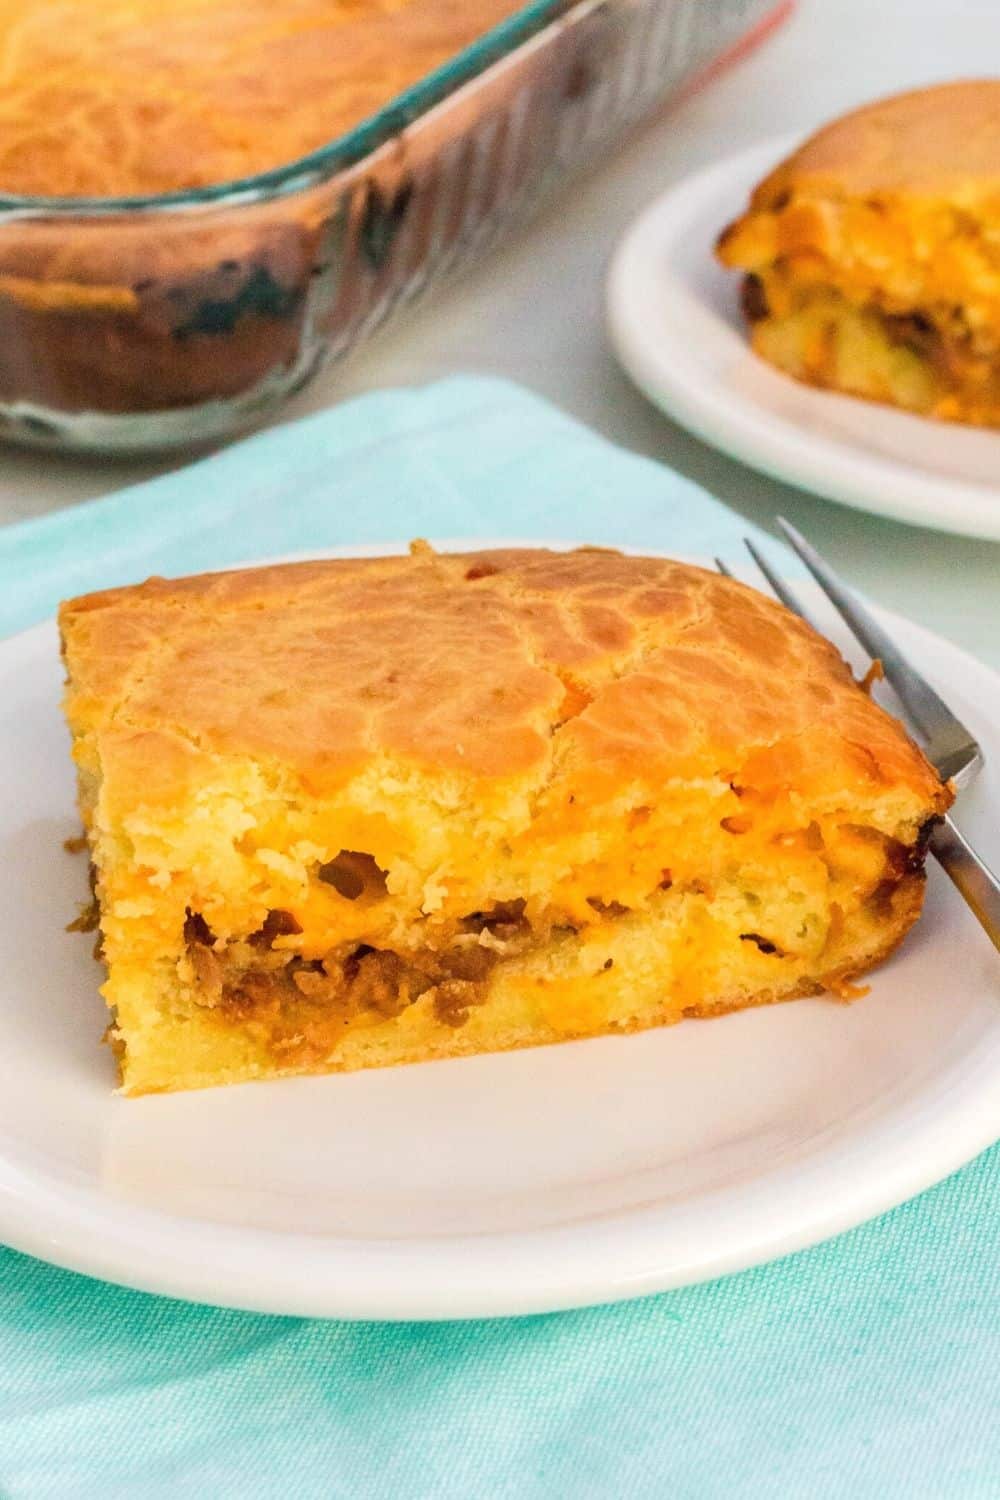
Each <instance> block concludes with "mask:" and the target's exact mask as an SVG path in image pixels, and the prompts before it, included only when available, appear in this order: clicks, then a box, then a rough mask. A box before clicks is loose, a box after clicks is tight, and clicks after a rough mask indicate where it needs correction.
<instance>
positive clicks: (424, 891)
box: [61, 547, 950, 1093]
mask: <svg viewBox="0 0 1000 1500" xmlns="http://www.w3.org/2000/svg"><path fill="white" fill-rule="evenodd" d="M61 626H62V631H63V639H64V647H65V655H66V662H67V669H68V676H69V686H68V691H67V699H66V708H67V714H68V717H69V720H70V724H71V728H72V730H73V734H74V754H75V757H76V761H77V765H78V768H79V776H80V805H81V810H82V814H83V818H84V822H85V826H86V828H87V833H88V838H89V841H90V847H91V853H92V858H93V861H94V865H95V869H96V889H97V898H98V902H99V911H100V923H101V931H102V942H103V947H104V955H105V958H106V961H107V963H108V965H109V978H108V982H107V984H106V986H105V994H106V997H107V999H108V1001H109V1004H110V1005H111V1006H112V1007H113V1009H114V1011H115V1021H114V1025H113V1030H112V1040H113V1042H114V1044H115V1046H116V1049H117V1051H118V1052H119V1056H120V1059H121V1064H122V1072H123V1084H124V1088H125V1091H126V1092H131V1093H139V1092H145V1091H148V1090H154V1089H167V1088H177V1087H193V1086H198V1085H202V1084H211V1083H219V1082H227V1081H236V1080H239V1079H245V1078H254V1077H266V1076H273V1075H276V1074H281V1073H290V1072H310V1071H322V1070H326V1069H336V1068H348V1067H361V1066H369V1065H379V1064H383V1063H388V1062H397V1061H409V1060H417V1059H420V1058H425V1057H435V1056H446V1055H451V1054H456V1053H462V1052H477V1051H484V1050H494V1049H498V1048H506V1047H514V1046H523V1045H530V1044H532V1043H537V1042H545V1041H553V1040H557V1039H560V1038H564V1037H572V1036H586V1035H593V1034H596V1033H599V1032H606V1031H619V1030H620V1031H626V1030H633V1029H636V1028H638V1027H643V1026H650V1025H655V1024H663V1023H665V1022H668V1021H674V1020H679V1019H680V1018H681V1017H682V1016H684V1015H696V1014H707V1013H711V1012H712V1011H714V1010H717V1009H724V1008H730V1007H733V1006H740V1005H747V1004H758V1003H764V1002H767V1001H771V1000H776V999H783V998H788V997H790V996H792V995H794V994H802V993H809V992H813V991H815V990H817V989H819V988H827V989H829V990H831V991H832V992H834V993H836V994H839V995H841V996H847V995H850V994H851V993H852V990H851V986H850V979H851V977H852V976H853V975H856V974H857V973H859V972H860V971H862V970H863V969H865V968H867V967H868V966H869V965H870V964H871V963H873V962H874V961H876V959H877V958H879V957H881V956H883V955H884V954H885V953H886V952H887V951H889V950H890V949H891V948H892V947H893V946H894V945H895V943H896V942H897V941H898V940H899V939H900V938H901V936H902V935H903V933H904V932H905V931H906V929H907V927H908V926H909V925H910V923H911V922H912V921H913V920H914V919H915V917H916V915H917V912H918V911H919V906H920V895H921V869H922V862H923V844H924V840H925V837H926V831H927V828H928V826H929V820H930V819H932V818H933V817H934V816H935V815H936V814H938V813H939V812H941V811H942V810H943V809H944V808H945V807H946V806H947V804H948V801H949V800H950V798H949V794H948V792H947V790H946V789H945V788H943V787H942V786H941V785H940V783H939V782H938V780H937V778H936V776H935V775H934V773H933V771H932V770H931V768H930V767H929V766H928V765H927V763H926V761H925V760H924V759H923V757H922V756H921V755H920V753H919V751H917V749H916V748H915V747H914V746H913V745H912V743H911V742H910V741H909V740H908V739H907V738H906V736H905V734H904V733H903V732H902V730H901V729H900V727H899V726H898V725H897V724H896V723H895V721H893V720H891V719H890V718H888V717H887V716H886V715H885V714H884V713H883V712H882V711H881V710H880V709H879V708H878V707H877V706H876V705H875V704H873V703H872V702H871V701H870V699H869V698H868V697H867V696H866V695H865V693H864V692H863V691H862V690H861V689H860V688H859V687H858V685H857V684H856V683H855V682H854V681H853V679H852V677H851V675H850V672H849V670H848V669H847V667H846V666H845V665H844V663H843V662H842V661H841V660H840V658H839V657H838V656H837V654H836V652H835V651H834V649H833V648H832V647H831V646H830V645H829V644H828V643H827V642H825V641H823V640H821V639H820V638H819V637H818V636H816V635H815V634H814V633H812V632H811V631H810V630H809V629H808V628H807V627H806V626H804V625H803V624H802V623H801V622H800V621H798V620H797V619H795V618H794V617H793V616H791V615H789V614H788V613H787V612H786V611H784V610H783V609H781V607H780V606H778V605H775V604H773V603H772V602H771V601H769V600H767V599H765V598H763V597H762V596H760V595H758V594H756V593H754V592H753V591H751V590H749V589H746V588H744V587H743V586H742V585H740V584H738V583H735V582H733V581H731V580H728V579H724V578H721V577H718V576H717V575H714V574H710V573H705V572H702V571H701V570H699V569H696V568H690V567H686V566H682V565H680V564H676V563H672V562H668V561H664V560H660V559H650V558H628V557H623V556H621V555H620V554H617V553H613V552H606V551H598V550H582V551H578V552H574V553H566V554H557V553H551V552H546V551H543V550H539V551H507V552H487V553H479V554H465V555H450V556H438V555H436V554H434V553H432V552H431V551H430V550H429V549H427V548H424V547H417V548H416V549H415V550H414V552H413V554H412V555H411V556H410V557H406V558H386V559H369V560H359V561H347V562H329V563H307V564H300V565H294V566H288V567H278V568H267V569H257V570H250V571H246V572H242V573H231V574H220V575H214V576H212V575H209V576H205V577H202V578H195V579H183V580H178V581H175V582H167V581H164V580H150V581H149V582H148V583H147V584H144V585H141V586H139V587H137V588H133V589H124V590H115V591H111V592H109V593H105V594H99V595H91V596H88V597H85V598H83V599H79V600H75V601H71V602H70V603H69V604H67V605H65V606H64V607H63V610H62V612H61Z"/></svg>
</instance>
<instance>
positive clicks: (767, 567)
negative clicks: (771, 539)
mask: <svg viewBox="0 0 1000 1500" xmlns="http://www.w3.org/2000/svg"><path fill="white" fill-rule="evenodd" d="M743 545H744V547H745V548H746V549H747V551H748V552H749V554H750V556H751V557H752V558H753V560H754V562H755V563H756V564H757V566H758V568H759V569H760V571H761V572H762V573H763V575H764V577H765V578H766V579H767V581H768V583H769V584H770V585H771V588H772V589H773V590H774V592H775V594H776V595H777V597H778V598H779V599H780V600H781V602H782V604H783V605H784V606H785V608H786V609H790V610H791V611H792V614H793V615H798V617H799V619H800V620H805V621H806V623H807V624H809V625H811V624H812V623H813V622H812V621H811V620H810V619H809V616H808V615H807V614H806V612H805V610H804V609H803V607H802V605H801V604H800V602H799V600H798V599H797V598H796V596H795V595H794V594H793V593H792V590H791V589H790V588H789V587H788V584H787V583H786V582H785V580H784V579H783V578H781V577H780V576H779V575H778V574H777V573H776V572H775V571H774V569H773V568H772V567H771V564H770V563H769V562H768V560H767V558H766V557H765V556H764V554H763V553H762V552H761V550H760V548H759V547H756V546H755V545H754V543H753V542H752V541H751V540H750V538H749V537H748V536H745V537H744V538H743Z"/></svg>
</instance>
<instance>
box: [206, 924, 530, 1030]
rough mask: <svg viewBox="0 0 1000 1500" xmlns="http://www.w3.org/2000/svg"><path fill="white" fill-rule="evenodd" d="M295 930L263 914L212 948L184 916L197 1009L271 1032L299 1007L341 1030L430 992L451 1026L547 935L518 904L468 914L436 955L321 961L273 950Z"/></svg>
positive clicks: (373, 954)
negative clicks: (500, 967) (494, 977)
mask: <svg viewBox="0 0 1000 1500" xmlns="http://www.w3.org/2000/svg"><path fill="white" fill-rule="evenodd" d="M301 930H302V929H301V927H300V926H299V924H298V922H297V921H296V919H295V917H294V916H293V915H292V914H291V912H286V911H271V912H268V914H267V917H266V919H265V921H264V923H263V924H262V926H261V927H260V928H259V929H258V931H257V932H255V933H252V934H251V935H250V937H249V938H248V939H247V940H246V942H245V943H233V944H230V945H228V946H226V947H224V948H222V949H219V948H218V947H216V945H215V937H214V934H213V933H212V931H211V929H210V927H209V926H208V923H207V922H206V921H205V919H204V917H202V916H201V915H200V914H199V913H197V912H190V911H189V912H188V913H187V916H186V919H185V923H184V938H185V943H186V952H187V958H188V960H189V962H190V965H191V970H192V973H193V976H194V980H195V985H196V989H197V998H198V1003H199V1004H201V1005H204V1006H206V1007H208V1008H210V1009H212V1010H217V1011H218V1012H219V1013H220V1015H222V1016H226V1017H232V1018H233V1019H234V1020H240V1021H241V1022H245V1021H247V1020H256V1021H258V1022H262V1023H263V1022H270V1023H271V1027H272V1029H275V1028H276V1029H278V1030H279V1031H280V1029H281V1023H282V1020H283V1018H285V1017H286V1013H288V1012H294V1013H295V1017H296V1023H298V1021H299V1020H301V1015H302V1011H303V1009H305V1010H306V1011H307V1012H308V1011H310V1010H313V1009H315V1011H316V1013H317V1018H318V1017H319V1016H320V1015H322V1016H323V1017H324V1018H325V1019H326V1020H327V1021H329V1020H331V1019H334V1018H336V1019H339V1020H340V1021H342V1022H343V1023H344V1024H346V1023H347V1022H349V1021H351V1020H353V1019H354V1018H355V1017H356V1016H359V1015H361V1014H363V1013H366V1012H367V1013H369V1014H372V1015H375V1016H381V1017H384V1018H386V1019H389V1018H391V1017H393V1016H398V1015H400V1014H401V1013H402V1012H403V1011H404V1010H405V1009H406V1008H407V1006H409V1005H412V1004H413V1002H414V1001H415V1000H419V999H421V998H422V997H423V996H425V995H428V994H430V996H431V999H432V1003H433V1007H434V1014H435V1016H436V1017H437V1019H438V1020H439V1021H441V1022H442V1024H444V1025H446V1026H455V1027H458V1026H462V1025H463V1024H464V1023H465V1022H466V1021H467V1020H468V1017H469V1013H470V1011H471V1010H472V1009H473V1008H474V1007H475V1006H476V1005H479V1004H481V1003H482V1002H483V1001H484V1000H485V998H486V989H487V985H486V981H487V979H488V977H489V975H490V973H491V971H492V970H493V969H494V968H495V967H496V965H497V964H498V963H501V962H503V961H504V960H505V959H510V958H513V957H516V956H518V955H520V954H522V953H524V952H526V951H527V950H528V949H529V948H531V947H533V946H535V945H536V944H537V943H538V942H539V941H541V940H542V939H543V938H544V937H547V936H548V934H547V933H546V934H539V933H537V932H535V931H533V929H532V927H531V924H530V923H529V922H528V920H527V918H526V917H525V914H524V902H523V901H510V902H503V903H499V904H497V905H496V906H494V907H493V908H492V909H491V910H490V911H487V912H473V913H471V914H470V915H469V916H468V917H466V918H464V919H463V921H462V922H461V923H460V924H459V930H458V931H457V932H456V933H455V934H454V935H453V937H452V939H451V941H450V943H449V944H448V945H447V946H446V947H444V948H442V949H440V950H431V949H424V950H421V951H419V952H416V953H413V954H407V955H404V954H400V953H395V952H393V951H392V950H391V949H385V948H373V947H370V946H369V945H368V944H367V943H362V944H359V945H352V946H350V947H348V948H346V949H338V950H337V951H335V952H333V953H331V954H329V955H327V956H326V957H324V958H323V959H303V958H299V957H297V956H294V957H291V958H289V957H287V955H286V954H284V953H283V952H281V951H280V950H279V951H274V950H273V948H272V944H273V942H274V939H275V938H276V937H278V936H284V935H286V934H295V933H298V932H301Z"/></svg>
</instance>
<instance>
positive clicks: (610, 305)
mask: <svg viewBox="0 0 1000 1500" xmlns="http://www.w3.org/2000/svg"><path fill="white" fill-rule="evenodd" d="M803 138H804V137H803V136H802V135H801V134H800V133H796V134H793V135H787V134H783V135H781V136H776V137H772V138H769V139H767V140H763V141H758V142H757V143H756V144H755V145H753V146H750V147H745V148H743V149H741V150H739V151H736V152H732V153H730V154H729V155H728V156H725V157H723V158H722V159H721V160H716V161H714V162H712V163H711V164H710V165H708V166H706V167H701V168H699V169H697V170H696V171H694V172H691V173H688V174H687V175H685V176H684V177H682V178H680V179H678V180H677V181H676V182H674V183H672V184H671V185H670V187H668V188H667V189H666V191H665V192H663V193H661V194H660V195H659V196H658V197H656V198H654V199H653V201H652V202H651V203H648V204H647V205H646V207H645V208H644V209H643V210H642V211H641V212H640V213H639V214H638V215H637V216H636V217H635V218H633V220H632V221H631V223H630V224H629V225H628V227H627V228H626V229H625V231H624V233H623V234H622V235H621V236H620V237H619V239H618V241H617V243H616V245H615V247H614V249H613V251H612V254H611V259H610V261H609V264H608V270H607V274H606V277H605V286H604V312H605V325H606V329H607V333H608V337H609V341H610V343H611V347H612V350H613V352H614V354H615V357H616V358H617V360H618V361H619V363H620V364H621V366H622V368H623V369H624V370H625V372H626V374H627V375H628V376H629V378H630V379H631V380H632V381H633V383H634V384H635V385H636V386H637V387H638V388H639V390H640V391H641V392H642V394H643V395H644V396H645V397H646V399H647V400H648V401H649V402H650V403H651V404H652V405H653V406H655V407H657V408H659V409H660V410H661V411H663V412H665V413H666V414H667V415H668V416H670V417H672V418H673V419H674V420H675V421H677V422H678V423H679V424H680V425H681V426H682V427H684V428H686V429H687V430H688V431H690V432H692V433H693V434H694V435H695V436H696V437H698V438H700V439H701V440H702V441H703V442H705V443H707V444H708V445H709V446H710V447H712V448H715V449H717V450H718V451H719V452H722V453H724V454H725V455H726V456H727V457H729V458H732V459H734V460H735V461H737V462H739V463H743V464H747V465H749V466H750V467H751V468H753V469H755V470H757V471H758V472H759V473H762V474H764V475H765V476H766V477H768V478H770V479H774V480H777V481H779V482H780V483H783V484H791V485H794V486H795V487H796V488H798V489H801V490H804V491H806V492H807V493H809V494H813V495H816V496H819V497H820V498H821V499H825V500H832V501H834V502H835V503H837V504H840V505H846V506H849V507H850V508H851V509H853V510H859V511H864V512H867V513H869V514H873V515H879V516H884V517H886V518H887V519H889V520H893V521H899V522H903V523H905V524H908V525H911V526H923V527H927V528H929V529H932V530H936V531H944V532H948V533H950V534H952V535H957V536H971V537H976V538H978V539H980V540H986V541H1000V487H998V488H997V489H995V490H994V489H991V487H990V486H989V485H988V484H981V483H977V482H976V481H973V480H964V479H946V478H937V477H935V476H933V475H932V474H929V473H924V472H921V471H920V470H918V469H917V468H915V467H913V468H911V467H907V466H905V465H903V464H902V463H899V462H898V461H896V460H895V459H893V458H890V457H886V456H882V455H878V454H868V453H863V452H862V451H861V450H860V449H858V448H857V447H856V446H855V445H854V444H853V443H852V442H851V441H849V440H844V439H837V438H835V437H832V436H824V437H823V438H822V440H821V441H822V450H821V454H820V455H818V456H817V455H816V454H815V452H814V449H815V444H816V439H814V438H813V437H811V436H810V435H809V433H808V430H807V429H806V428H804V427H802V426H800V425H799V424H798V423H796V422H794V421H793V420H791V419H788V418H778V417H777V416H776V415H775V414H774V413H770V412H769V413H767V415H768V416H769V418H770V421H771V424H772V425H773V429H774V431H773V433H772V432H770V431H767V430H762V429H760V428H759V427H758V426H757V425H756V424H755V423H753V424H752V423H751V421H750V414H751V413H753V412H755V411H756V408H754V407H753V406H752V405H751V404H750V403H748V402H746V401H743V400H741V399H740V398H739V397H738V396H736V395H732V394H730V393H728V392H723V393H722V394H721V395H716V394H715V393H713V392H710V391H708V390H706V389H705V388H704V386H701V389H700V390H699V386H700V382H699V380H698V378H697V366H696V365H695V364H693V363H684V362H682V363H681V365H680V369H681V370H682V371H688V372H692V374H693V378H692V379H690V380H685V379H683V378H678V374H677V369H678V366H677V365H676V363H674V362H672V361H668V360H662V361H661V360H659V359H657V358H656V357H655V355H654V354H653V353H652V345H651V341H650V340H649V339H648V337H644V336H643V320H642V317H641V311H642V309H641V308H640V307H639V305H638V304H639V302H640V301H641V289H642V287H643V286H648V284H649V282H648V278H647V277H646V276H645V275H644V274H640V275H639V276H638V277H637V268H638V270H639V272H640V273H641V271H642V267H643V264H644V262H645V260H646V258H647V256H648V254H649V252H650V251H651V250H652V249H653V248H654V247H656V246H659V247H660V249H661V250H662V248H663V246H664V244H665V243H673V242H675V241H676V239H677V238H678V237H679V235H680V234H681V233H682V232H683V229H684V227H685V226H686V225H687V223H688V222H689V219H690V215H691V213H692V212H693V211H694V209H698V208H700V207H701V205H702V202H703V196H702V195H704V198H709V197H712V196H714V191H713V190H720V189H724V191H719V192H718V196H719V208H720V212H719V229H720V230H721V229H722V228H723V227H724V226H725V224H726V223H727V222H728V221H729V219H731V218H732V216H733V213H734V212H735V206H734V201H733V193H732V184H733V179H734V178H739V180H740V184H741V186H742V185H743V179H744V177H745V178H746V179H747V184H746V185H747V186H749V185H751V184H752V181H754V180H756V179H757V178H758V177H760V176H762V175H763V174H764V173H765V172H766V171H767V170H769V169H770V168H771V167H773V166H775V165H777V163H778V162H779V161H781V160H782V159H783V158H784V157H785V156H787V155H788V153H789V151H790V150H791V149H793V148H794V147H795V146H797V145H799V144H801V142H802V140H803ZM672 211H673V215H674V216H673V230H672V233H669V234H668V235H666V236H665V235H664V233H663V232H662V231H661V225H662V224H663V223H664V221H669V220H670V219H671V214H672ZM645 305H647V306H648V304H645ZM647 321H648V317H647ZM678 347H680V346H679V345H678V343H677V342H676V341H674V342H673V343H671V345H670V348H671V350H672V351H674V352H676V350H677V348H678ZM744 347H745V348H746V352H747V353H748V355H751V354H752V351H751V350H750V348H749V345H745V346H744ZM753 357H755V358H756V356H753ZM767 369H768V371H769V373H770V374H771V375H772V376H773V377H775V378H778V379H786V380H791V377H790V376H783V375H782V372H781V371H779V370H776V369H774V368H773V367H772V366H767ZM795 384H796V386H797V387H799V388H800V389H808V390H809V391H810V394H812V395H814V396H816V397H818V398H822V399H824V400H829V401H834V402H848V403H851V404H852V405H854V404H857V403H859V402H863V398H861V397H854V396H848V395H844V394H842V393H839V392H834V391H821V390H819V389H814V388H805V387H800V386H799V383H798V382H795ZM864 404H865V405H866V406H869V407H871V406H877V405H878V403H874V402H864ZM887 411H888V412H891V415H892V416H893V418H895V419H904V418H905V419H908V420H910V421H913V422H915V423H919V424H920V425H921V427H924V426H925V424H926V423H927V422H928V421H930V420H931V419H930V418H926V417H921V416H919V415H916V414H913V413H907V412H903V411H900V410H898V409H896V408H887ZM936 425H940V426H942V427H943V428H944V430H946V431H947V430H950V427H951V426H954V428H955V431H956V432H958V433H964V432H969V431H975V432H986V433H988V432H989V429H983V428H974V429H972V428H968V427H963V426H962V424H936ZM996 439H997V442H998V445H1000V431H997V433H996ZM998 458H1000V446H998ZM865 471H867V473H868V476H869V477H866V473H865Z"/></svg>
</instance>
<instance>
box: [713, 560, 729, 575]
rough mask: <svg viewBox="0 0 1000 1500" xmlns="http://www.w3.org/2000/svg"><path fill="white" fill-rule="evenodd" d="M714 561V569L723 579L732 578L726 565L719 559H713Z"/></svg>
mask: <svg viewBox="0 0 1000 1500" xmlns="http://www.w3.org/2000/svg"><path fill="white" fill-rule="evenodd" d="M714 561H715V566H716V568H717V569H718V571H719V572H720V573H721V574H722V576H723V578H732V576H733V572H732V569H731V568H727V567H726V564H725V563H724V562H723V561H722V558H721V557H717V558H715V559H714Z"/></svg>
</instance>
